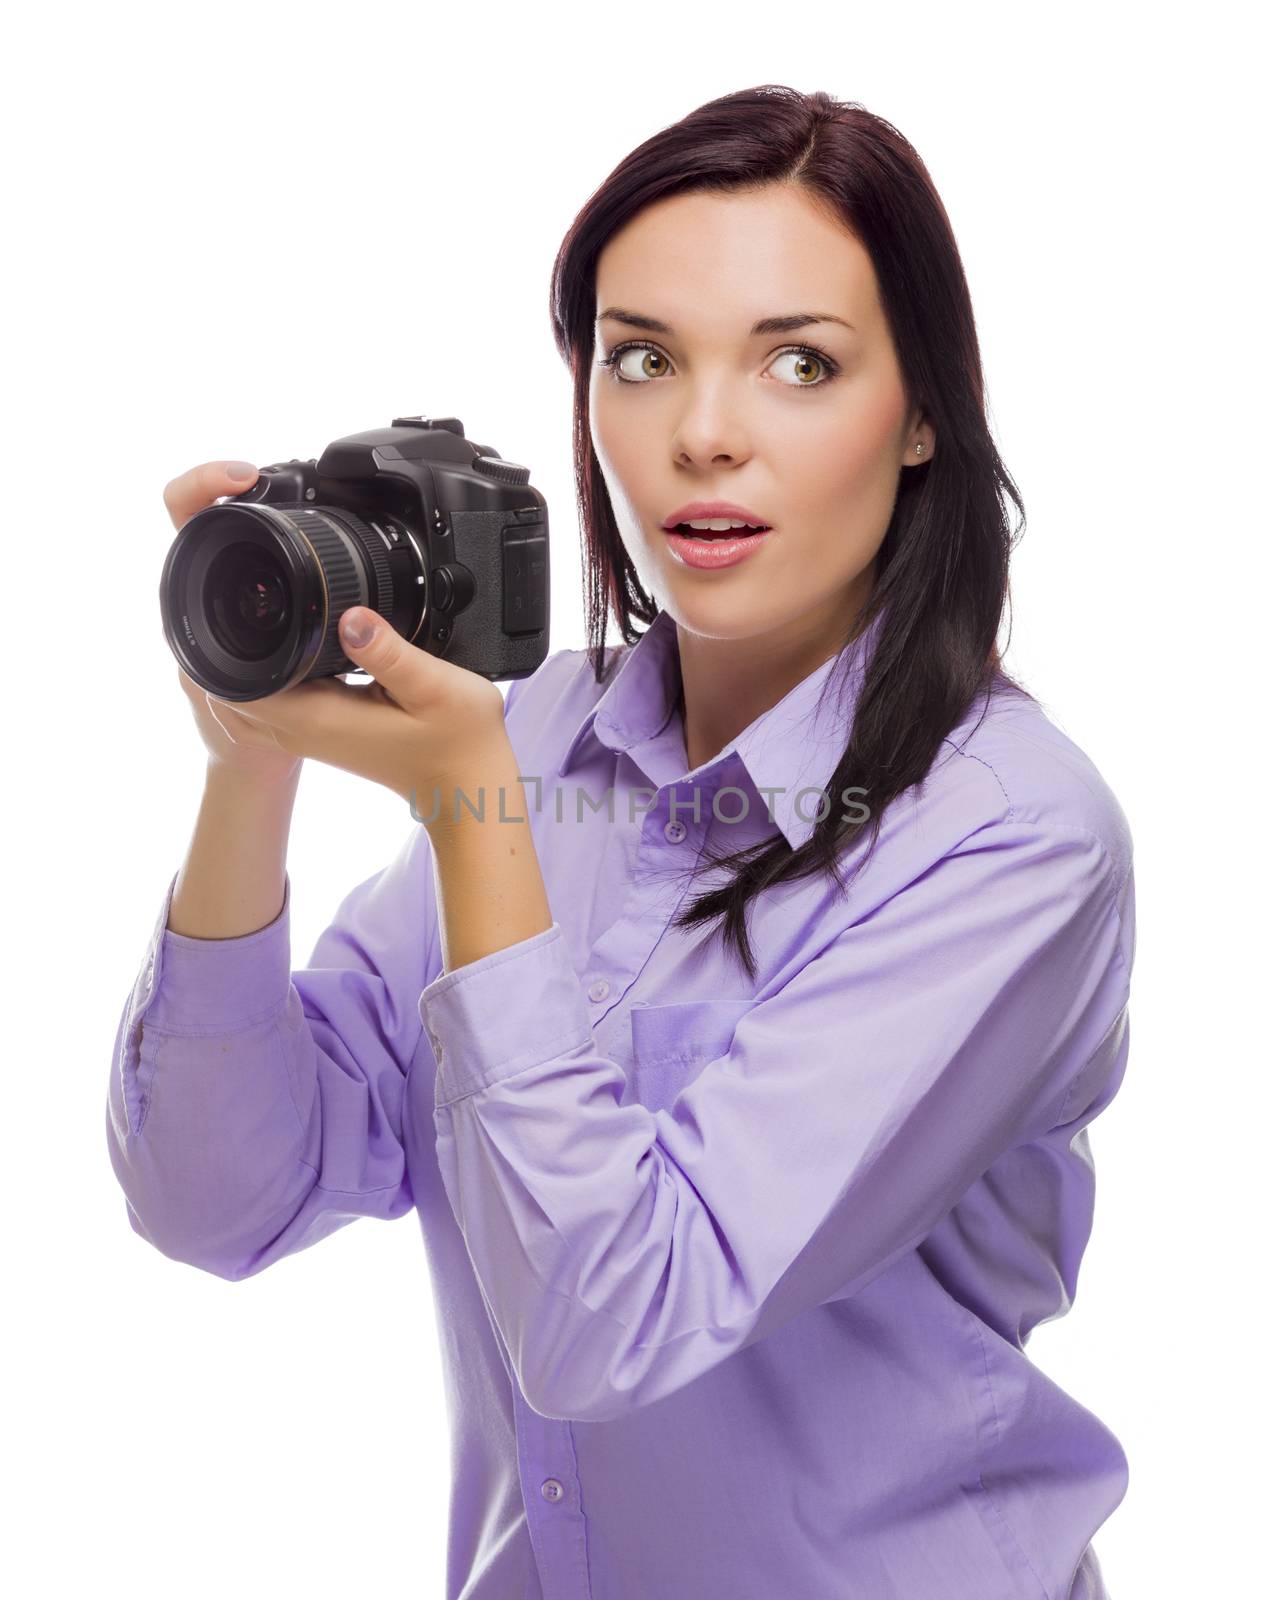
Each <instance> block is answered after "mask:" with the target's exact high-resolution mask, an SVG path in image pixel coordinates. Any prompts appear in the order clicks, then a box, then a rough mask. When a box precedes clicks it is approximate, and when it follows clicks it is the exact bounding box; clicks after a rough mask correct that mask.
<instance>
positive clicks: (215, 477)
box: [163, 461, 304, 785]
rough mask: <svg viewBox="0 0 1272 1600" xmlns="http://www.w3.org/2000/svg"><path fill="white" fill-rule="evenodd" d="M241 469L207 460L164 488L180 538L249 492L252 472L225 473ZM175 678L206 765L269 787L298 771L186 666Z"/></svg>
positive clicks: (295, 762)
mask: <svg viewBox="0 0 1272 1600" xmlns="http://www.w3.org/2000/svg"><path fill="white" fill-rule="evenodd" d="M241 465H242V463H240V462H229V461H205V462H204V463H203V465H202V466H199V467H191V468H190V470H189V472H183V473H182V474H181V476H180V477H179V478H174V479H173V480H172V482H171V483H170V484H168V485H167V486H166V487H165V489H164V491H163V503H164V505H165V506H167V508H168V515H169V517H171V519H172V525H173V527H174V528H176V530H177V532H178V533H180V531H181V529H182V528H184V527H185V525H186V523H187V522H189V520H190V518H191V517H192V516H194V514H195V512H196V511H203V510H205V509H206V508H207V507H208V506H210V505H213V504H214V503H215V502H216V501H217V500H219V499H220V498H221V496H222V495H228V494H242V493H243V491H244V490H245V489H250V488H251V486H252V484H254V483H255V482H256V479H257V478H258V477H259V473H258V472H257V471H256V469H255V468H254V467H253V468H251V470H250V473H249V475H248V476H247V477H243V478H232V477H231V476H230V474H229V470H228V469H229V468H230V467H231V466H241ZM177 677H178V679H179V681H180V683H181V687H182V689H183V690H184V691H185V695H186V698H187V699H188V700H189V702H190V705H191V708H192V709H193V711H194V720H195V723H196V725H197V727H198V729H199V736H200V738H202V740H203V743H204V745H205V746H206V748H207V752H208V760H209V762H210V763H211V764H212V765H213V766H215V767H216V769H217V770H218V771H221V772H232V773H235V774H236V775H239V776H243V777H249V778H251V779H252V780H253V781H255V782H258V783H261V784H264V785H271V784H275V783H282V782H285V781H286V780H288V779H289V778H292V777H294V776H295V775H296V773H297V772H298V771H299V770H300V766H301V763H302V762H303V760H304V757H303V756H293V755H289V754H288V753H287V751H285V750H279V749H277V748H270V747H266V746H264V745H262V744H261V742H260V740H261V730H260V728H259V726H258V725H257V724H255V723H252V722H249V721H248V720H247V719H246V718H245V717H240V716H239V715H238V713H237V712H236V711H235V710H234V709H233V707H232V706H230V705H229V704H228V703H227V702H225V701H218V702H217V703H216V706H215V708H214V707H213V704H212V702H211V700H210V699H209V698H208V694H207V691H206V690H204V689H201V688H200V687H199V685H198V684H197V683H195V681H194V679H193V678H191V677H190V675H189V674H188V673H187V672H186V670H185V668H184V667H181V666H178V667H177Z"/></svg>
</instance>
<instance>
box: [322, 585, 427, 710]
mask: <svg viewBox="0 0 1272 1600" xmlns="http://www.w3.org/2000/svg"><path fill="white" fill-rule="evenodd" d="M340 645H341V648H342V649H343V650H344V652H345V654H346V655H347V656H348V657H349V659H350V661H352V662H353V663H354V665H355V666H357V667H359V668H361V670H362V671H363V672H368V673H370V675H371V676H372V677H373V678H374V679H375V680H376V682H377V683H378V684H379V685H380V686H381V688H383V689H386V690H387V691H388V692H389V694H390V695H391V696H392V697H393V699H395V700H396V701H397V702H398V704H399V705H406V704H407V703H408V702H413V701H414V700H415V699H416V698H417V695H418V688H419V685H418V683H417V682H416V675H417V673H418V663H417V660H416V658H417V657H418V656H419V655H420V652H419V651H418V650H416V648H415V646H414V645H411V644H408V643H407V642H406V640H405V639H404V638H403V637H402V635H401V634H400V633H399V632H398V631H397V629H396V628H394V627H393V626H392V625H391V624H390V623H389V622H387V621H386V620H385V619H384V618H383V617H382V616H381V615H380V614H379V612H378V611H372V610H371V608H370V607H369V606H350V607H349V609H348V610H347V611H346V612H345V613H344V614H343V615H342V616H341V618H340Z"/></svg>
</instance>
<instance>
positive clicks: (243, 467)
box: [163, 461, 260, 532]
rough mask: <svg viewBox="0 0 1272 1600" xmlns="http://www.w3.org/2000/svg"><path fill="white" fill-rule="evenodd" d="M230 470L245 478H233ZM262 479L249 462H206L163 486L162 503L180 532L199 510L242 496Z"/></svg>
mask: <svg viewBox="0 0 1272 1600" xmlns="http://www.w3.org/2000/svg"><path fill="white" fill-rule="evenodd" d="M231 468H235V469H236V470H238V471H241V472H242V474H243V476H242V477H238V478H236V477H234V476H233V475H232V473H231V471H230V469H231ZM259 477H260V473H259V471H258V470H257V469H256V468H255V467H254V466H252V464H251V463H250V462H248V461H205V462H203V464H202V465H201V466H198V467H191V468H190V470H189V472H183V473H182V474H181V476H180V477H179V478H174V479H173V480H172V482H171V483H169V484H165V486H164V491H163V503H164V505H165V506H167V508H168V515H169V517H170V518H171V519H172V525H173V527H174V528H176V529H177V531H178V532H180V531H181V529H182V528H183V527H184V526H185V525H186V523H187V522H189V520H190V518H191V517H192V516H194V514H195V512H196V511H204V510H206V509H207V507H208V506H210V505H212V504H213V503H214V502H215V501H217V500H219V499H220V498H221V496H222V495H223V494H242V493H243V491H244V489H250V488H251V486H252V485H253V484H254V483H255V482H256V480H257V478H259Z"/></svg>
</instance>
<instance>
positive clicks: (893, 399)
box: [781, 386, 905, 510]
mask: <svg viewBox="0 0 1272 1600" xmlns="http://www.w3.org/2000/svg"><path fill="white" fill-rule="evenodd" d="M904 416H905V402H904V397H903V396H901V395H900V394H898V393H893V392H892V391H887V392H884V393H880V392H877V391H876V392H872V391H871V390H870V389H869V388H867V387H865V386H861V387H856V386H854V387H853V388H852V389H851V390H850V391H847V392H845V393H844V394H843V395H842V396H836V397H834V398H831V397H829V396H828V397H827V402H826V404H824V405H820V406H816V407H814V406H812V405H810V406H809V407H808V410H807V412H806V414H805V415H803V416H802V417H797V418H794V419H792V421H791V425H790V426H789V427H786V428H784V429H783V434H782V442H781V473H782V477H783V479H784V480H786V481H787V482H788V483H789V484H790V485H791V486H792V489H793V492H794V493H795V495H796V496H797V497H798V499H799V501H800V502H801V503H803V504H805V505H807V507H808V508H809V509H810V510H814V509H815V507H816V506H817V505H818V504H824V503H825V502H826V500H827V499H828V498H842V497H843V496H845V495H846V496H850V497H851V496H853V495H854V494H869V493H870V492H871V491H872V490H873V489H874V488H875V487H876V486H877V485H878V484H880V483H881V482H882V483H885V484H887V483H892V482H893V481H894V480H895V478H896V474H897V470H898V466H899V463H898V460H897V438H898V430H899V429H900V427H901V423H902V421H903V420H904Z"/></svg>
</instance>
